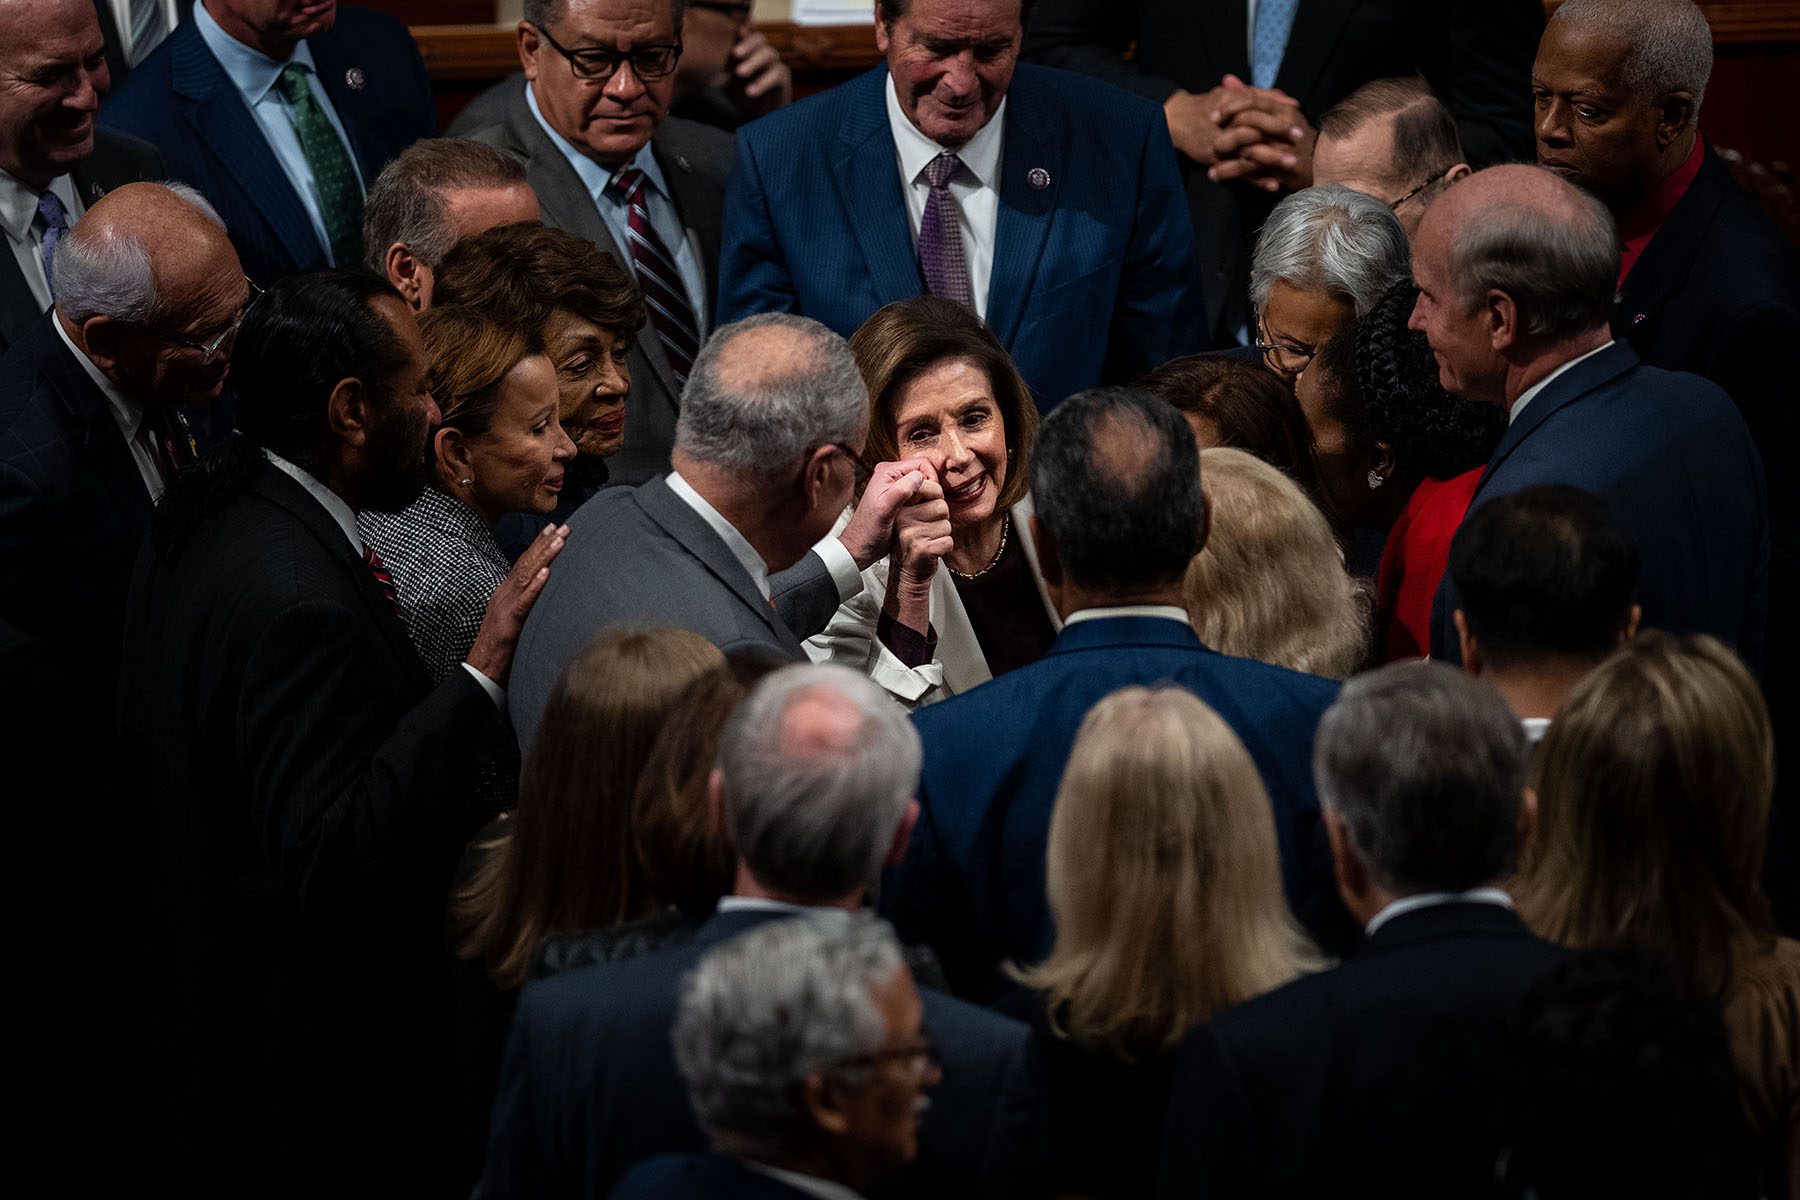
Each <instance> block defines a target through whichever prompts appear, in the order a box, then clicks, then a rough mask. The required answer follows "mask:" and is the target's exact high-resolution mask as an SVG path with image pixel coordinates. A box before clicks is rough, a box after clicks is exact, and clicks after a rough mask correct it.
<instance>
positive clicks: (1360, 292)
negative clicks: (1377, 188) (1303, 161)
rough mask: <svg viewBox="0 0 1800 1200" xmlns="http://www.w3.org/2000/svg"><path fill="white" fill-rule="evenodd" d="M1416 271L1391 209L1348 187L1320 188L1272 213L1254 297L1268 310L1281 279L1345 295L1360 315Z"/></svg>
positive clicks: (1257, 263)
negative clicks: (1272, 293)
mask: <svg viewBox="0 0 1800 1200" xmlns="http://www.w3.org/2000/svg"><path fill="white" fill-rule="evenodd" d="M1411 270H1412V256H1411V251H1410V250H1409V249H1408V248H1407V243H1406V231H1405V230H1404V229H1402V228H1400V221H1399V219H1398V218H1397V217H1395V216H1394V214H1393V213H1392V212H1391V211H1389V209H1388V206H1387V205H1385V204H1383V203H1382V202H1381V201H1379V200H1377V199H1375V198H1374V197H1373V196H1365V195H1364V194H1363V193H1361V192H1357V191H1352V190H1351V189H1349V188H1347V187H1345V186H1344V185H1343V184H1341V183H1321V184H1317V185H1315V186H1313V187H1309V188H1302V189H1301V190H1300V191H1297V192H1295V193H1294V194H1293V195H1291V196H1288V197H1287V198H1286V199H1284V200H1282V202H1281V203H1280V204H1277V205H1276V206H1275V211H1273V212H1271V213H1270V214H1269V219H1268V221H1267V222H1266V223H1264V225H1263V227H1262V232H1261V233H1259V234H1257V236H1256V255H1255V258H1254V259H1253V260H1252V261H1251V264H1250V299H1251V302H1252V303H1254V304H1255V305H1256V306H1257V307H1258V308H1261V307H1262V306H1263V305H1265V304H1267V303H1268V302H1269V292H1270V291H1271V290H1272V289H1273V288H1274V286H1275V284H1276V282H1277V281H1280V282H1282V283H1285V284H1287V285H1288V286H1290V287H1295V288H1299V289H1300V290H1301V291H1307V292H1316V291H1330V292H1335V293H1337V294H1338V295H1340V296H1345V297H1347V298H1348V299H1349V300H1350V303H1351V304H1352V305H1354V306H1355V309H1356V315H1357V316H1359V317H1360V316H1362V315H1363V314H1364V313H1366V312H1368V311H1369V310H1370V309H1371V308H1373V307H1375V302H1376V301H1377V300H1379V299H1381V297H1382V294H1383V293H1384V292H1386V291H1387V290H1388V289H1389V288H1390V287H1393V286H1394V285H1395V284H1396V283H1399V282H1400V281H1401V280H1402V279H1405V278H1407V277H1408V276H1409V275H1410V274H1411Z"/></svg>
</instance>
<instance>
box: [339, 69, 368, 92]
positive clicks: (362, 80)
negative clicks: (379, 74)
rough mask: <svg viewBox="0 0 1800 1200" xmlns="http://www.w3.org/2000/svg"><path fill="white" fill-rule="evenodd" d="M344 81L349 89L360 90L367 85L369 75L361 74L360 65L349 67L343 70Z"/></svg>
mask: <svg viewBox="0 0 1800 1200" xmlns="http://www.w3.org/2000/svg"><path fill="white" fill-rule="evenodd" d="M344 82H345V83H347V84H349V85H350V90H351V91H353V92H360V91H362V90H363V89H364V88H365V87H367V86H368V85H369V77H368V76H366V75H364V74H363V69H362V68H361V67H351V68H350V69H349V70H348V71H345V72H344Z"/></svg>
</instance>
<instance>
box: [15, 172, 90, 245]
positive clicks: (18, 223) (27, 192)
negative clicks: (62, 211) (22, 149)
mask: <svg viewBox="0 0 1800 1200" xmlns="http://www.w3.org/2000/svg"><path fill="white" fill-rule="evenodd" d="M67 178H68V177H67V176H66V175H65V176H63V177H62V179H67ZM57 182H60V180H58V181H53V182H52V183H51V184H50V186H51V188H52V189H56V183H57ZM57 190H59V191H60V189H57ZM42 195H43V193H42V192H40V191H38V190H37V189H36V188H34V187H32V186H31V185H30V184H29V183H26V182H25V181H24V180H23V179H15V178H14V177H13V176H11V175H8V174H7V173H6V172H5V171H0V229H5V230H6V235H7V236H8V237H10V238H11V239H12V240H13V241H15V242H23V241H25V240H26V239H27V238H29V237H30V236H31V223H32V222H33V221H35V220H37V206H38V197H40V196H42ZM57 199H59V200H61V199H63V197H62V196H61V195H60V194H59V195H58V196H57ZM64 207H65V208H66V207H68V206H67V204H66V203H65V204H64ZM73 216H74V213H73V212H72V211H71V213H70V217H71V218H73Z"/></svg>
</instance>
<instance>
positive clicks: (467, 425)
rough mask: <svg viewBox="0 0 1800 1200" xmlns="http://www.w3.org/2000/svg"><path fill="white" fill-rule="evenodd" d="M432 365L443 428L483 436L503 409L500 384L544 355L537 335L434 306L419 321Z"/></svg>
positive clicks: (463, 308) (460, 309) (459, 308)
mask: <svg viewBox="0 0 1800 1200" xmlns="http://www.w3.org/2000/svg"><path fill="white" fill-rule="evenodd" d="M419 332H420V333H421V334H423V335H424V338H425V357H426V358H427V359H429V360H430V361H431V397H432V399H433V400H436V401H437V406H438V411H439V412H440V413H441V414H442V420H441V422H440V424H441V425H443V426H444V427H447V428H450V429H457V430H461V431H462V432H463V433H464V434H466V435H468V436H470V437H480V436H481V435H482V434H484V433H486V432H487V431H488V426H489V425H490V424H491V423H492V422H493V419H494V410H495V409H497V408H498V407H499V405H500V384H501V382H502V381H503V380H505V378H506V377H507V376H508V375H509V374H511V373H512V369H513V368H514V367H516V366H518V365H519V362H520V360H521V359H525V358H529V357H531V356H532V355H534V354H542V353H543V352H544V347H543V343H542V342H541V341H540V340H539V338H538V333H537V330H536V329H534V328H531V327H528V326H524V325H510V324H508V325H501V324H498V323H496V322H494V321H492V320H490V319H489V318H488V317H487V316H486V315H485V314H484V313H481V312H479V311H477V310H476V309H473V308H470V307H468V306H467V305H462V304H443V305H435V306H433V307H432V308H431V309H430V310H429V311H428V312H426V313H425V314H424V315H423V316H421V317H420V319H419Z"/></svg>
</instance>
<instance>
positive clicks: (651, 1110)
mask: <svg viewBox="0 0 1800 1200" xmlns="http://www.w3.org/2000/svg"><path fill="white" fill-rule="evenodd" d="M783 915H784V914H782V913H779V912H768V911H764V912H754V911H740V912H728V913H716V914H714V915H713V917H712V918H711V919H709V920H708V921H707V922H706V924H704V925H702V926H701V927H700V929H699V931H698V932H696V933H695V934H694V937H693V939H692V940H691V941H688V942H685V943H683V944H682V945H680V946H675V947H671V948H669V949H667V950H661V951H657V952H655V953H652V954H648V955H645V956H644V957H642V958H636V959H631V960H628V961H625V962H615V963H603V964H600V965H597V966H592V967H583V968H580V969H578V970H572V971H565V972H563V973H562V974H559V975H555V976H552V977H551V978H548V979H543V980H539V981H538V982H536V983H528V984H526V985H525V989H524V991H523V992H521V993H520V995H519V1005H518V1008H517V1009H516V1010H515V1011H514V1014H513V1026H512V1032H511V1034H510V1035H509V1036H508V1038H507V1045H506V1054H505V1057H504V1059H503V1060H502V1062H501V1064H500V1087H499V1091H498V1093H497V1095H496V1097H495V1100H494V1116H493V1123H492V1126H491V1127H490V1130H489V1134H488V1162H487V1170H486V1173H485V1174H484V1176H483V1178H482V1187H481V1193H482V1196H483V1197H484V1200H515V1198H517V1200H524V1198H526V1197H530V1198H531V1200H561V1198H567V1200H576V1198H579V1200H588V1198H589V1197H593V1196H604V1195H606V1194H607V1191H608V1189H610V1188H611V1187H612V1186H613V1184H614V1182H615V1181H616V1180H617V1179H618V1177H619V1176H620V1175H621V1174H622V1173H623V1172H624V1171H625V1169H626V1168H628V1167H630V1166H631V1165H632V1164H634V1163H637V1162H640V1161H642V1160H643V1159H646V1158H651V1157H654V1156H655V1155H659V1154H676V1153H683V1152H691V1151H699V1150H704V1149H705V1148H706V1138H705V1136H704V1135H703V1134H702V1133H701V1131H700V1127H699V1125H698V1123H697V1122H696V1121H695V1120H694V1116H693V1111H692V1110H691V1109H690V1108H689V1106H688V1099H687V1087H686V1085H685V1084H684V1083H683V1081H682V1078H681V1074H680V1072H679V1071H678V1070H677V1069H676V1066H675V1055H674V1051H673V1050H672V1049H671V1047H670V1044H669V1030H670V1027H671V1026H672V1025H673V1023H674V1020H675V1007H676V1001H677V998H678V996H679V994H680V987H681V980H682V977H683V976H685V975H686V974H687V973H688V972H689V971H690V970H692V969H693V967H694V965H695V964H696V963H698V962H699V961H700V959H701V957H702V956H703V955H705V953H706V952H707V951H708V950H710V949H712V948H713V947H714V946H717V945H719V944H720V943H721V942H724V941H726V940H728V939H730V938H731V937H734V936H735V935H737V934H739V933H742V932H744V931H745V930H748V929H751V928H754V927H755V926H757V925H760V924H762V923H763V922H765V921H769V920H779V919H782V917H783ZM919 996H920V999H921V1000H923V1001H924V1005H925V1025H926V1027H927V1028H928V1029H930V1031H931V1035H932V1037H933V1039H935V1040H936V1042H937V1044H938V1048H939V1050H940V1052H941V1053H942V1056H943V1066H944V1075H943V1081H942V1082H941V1083H940V1084H939V1085H938V1086H937V1087H936V1088H934V1089H933V1090H932V1093H931V1107H930V1108H929V1109H928V1110H926V1113H925V1116H924V1119H923V1121H922V1123H921V1125H920V1129H919V1161H918V1162H916V1163H915V1164H914V1165H913V1166H912V1167H911V1168H909V1170H908V1171H907V1172H906V1176H907V1177H906V1179H905V1180H904V1181H903V1182H904V1186H903V1187H901V1188H898V1189H897V1191H898V1192H899V1194H903V1195H909V1196H911V1195H917V1196H925V1195H930V1196H934V1197H935V1196H940V1195H953V1196H955V1195H967V1196H971V1197H972V1196H978V1195H986V1194H990V1193H991V1190H992V1185H993V1183H994V1181H992V1180H991V1179H988V1178H987V1177H986V1174H985V1171H986V1168H987V1165H988V1162H989V1156H990V1155H991V1154H992V1151H993V1145H992V1142H993V1129H994V1124H995V1122H994V1112H995V1109H996V1108H997V1105H995V1104H994V1102H993V1101H994V1098H995V1097H997V1096H999V1095H1000V1094H1001V1092H1002V1090H1004V1088H1005V1087H1006V1086H1007V1085H1008V1083H1009V1081H1010V1077H1011V1075H1012V1073H1013V1072H1014V1071H1016V1070H1018V1069H1019V1066H1020V1064H1021V1063H1022V1061H1023V1057H1024V1049H1025V1027H1024V1026H1023V1025H1021V1024H1020V1023H1018V1022H1016V1021H1013V1020H1010V1019H1008V1018H1006V1017H1002V1016H1000V1015H998V1014H996V1013H991V1012H988V1011H986V1010H984V1009H980V1008H976V1007H975V1006H973V1005H970V1004H965V1003H963V1002H962V1001H960V1000H957V999H955V998H953V997H951V996H946V995H943V994H942V993H939V992H933V991H931V990H929V989H925V988H921V989H920V991H919ZM896 1182H902V1181H899V1180H897V1181H896Z"/></svg>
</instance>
